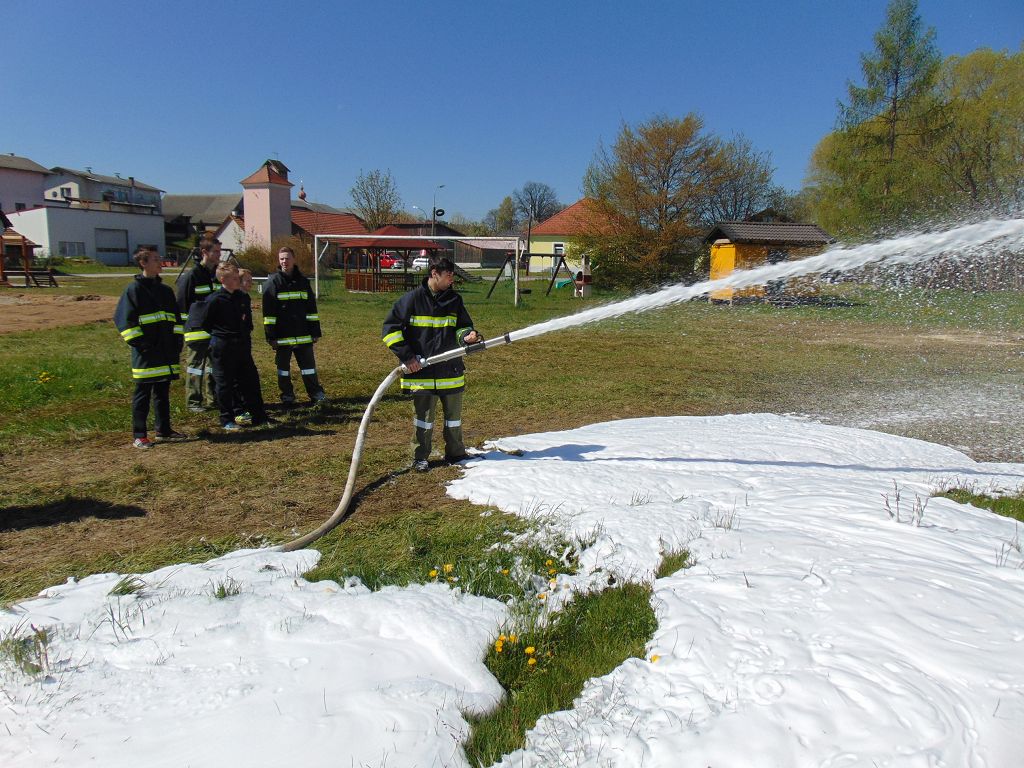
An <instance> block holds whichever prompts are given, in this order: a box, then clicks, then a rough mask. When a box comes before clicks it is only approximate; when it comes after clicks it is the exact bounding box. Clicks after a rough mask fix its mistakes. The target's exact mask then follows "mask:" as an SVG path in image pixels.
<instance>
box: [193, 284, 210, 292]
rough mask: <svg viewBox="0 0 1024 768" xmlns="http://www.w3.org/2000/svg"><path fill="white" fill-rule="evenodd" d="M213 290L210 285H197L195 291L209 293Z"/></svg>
mask: <svg viewBox="0 0 1024 768" xmlns="http://www.w3.org/2000/svg"><path fill="white" fill-rule="evenodd" d="M212 290H213V286H212V285H197V286H196V293H210V292H211V291H212Z"/></svg>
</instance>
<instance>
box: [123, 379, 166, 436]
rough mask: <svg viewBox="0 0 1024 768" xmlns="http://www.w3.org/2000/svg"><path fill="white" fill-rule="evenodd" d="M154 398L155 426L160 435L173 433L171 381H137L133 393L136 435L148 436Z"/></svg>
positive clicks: (133, 425)
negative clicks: (148, 422)
mask: <svg viewBox="0 0 1024 768" xmlns="http://www.w3.org/2000/svg"><path fill="white" fill-rule="evenodd" d="M150 398H152V400H153V410H154V412H155V413H154V419H153V422H154V423H153V426H154V427H155V428H156V433H157V434H158V435H169V434H170V433H171V382H169V381H136V382H135V392H134V394H132V433H133V436H134V437H145V436H146V422H147V421H149V401H150Z"/></svg>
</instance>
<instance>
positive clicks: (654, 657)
mask: <svg viewBox="0 0 1024 768" xmlns="http://www.w3.org/2000/svg"><path fill="white" fill-rule="evenodd" d="M660 658H661V656H659V655H658V654H654V655H653V656H651V664H657V663H658V659H660Z"/></svg>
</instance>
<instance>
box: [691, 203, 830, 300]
mask: <svg viewBox="0 0 1024 768" xmlns="http://www.w3.org/2000/svg"><path fill="white" fill-rule="evenodd" d="M704 242H705V243H706V244H709V245H710V246H711V275H710V277H711V279H712V280H717V279H719V278H722V277H726V276H727V275H730V274H732V273H733V272H734V271H735V270H738V269H740V270H742V269H753V268H755V267H760V266H763V265H765V264H775V263H777V262H780V261H789V260H793V259H802V258H806V257H807V256H814V255H816V254H818V253H821V252H822V251H823V250H824V249H825V248H826V247H827V246H828V245H829V244H831V243H834V242H835V238H834V237H832V236H831V235H830V234H829V233H828V232H826V231H825V230H823V229H822V228H821V227H819V226H818V225H817V224H802V223H799V222H794V221H781V220H778V219H777V218H776V216H775V215H774V213H773V212H772V211H763V212H762V213H760V214H757V215H756V216H753V217H751V218H750V219H748V220H745V221H721V222H719V223H718V224H716V225H715V226H714V228H713V229H712V230H711V231H710V232H709V233H708V234H707V235H706V236H705V238H704ZM792 288H793V286H783V285H778V284H772V285H767V286H766V285H758V286H752V287H750V288H743V289H738V290H734V289H732V288H723V289H721V290H718V291H714V292H712V294H711V298H712V300H716V301H734V300H736V299H739V298H764V297H768V298H772V296H773V294H778V293H781V292H782V291H783V290H787V291H789V289H792ZM790 292H791V291H790Z"/></svg>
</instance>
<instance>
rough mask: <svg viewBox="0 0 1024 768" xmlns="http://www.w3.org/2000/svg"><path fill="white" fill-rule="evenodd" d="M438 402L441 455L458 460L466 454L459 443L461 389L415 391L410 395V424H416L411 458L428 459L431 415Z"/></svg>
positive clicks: (431, 436)
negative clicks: (412, 413) (441, 415)
mask: <svg viewBox="0 0 1024 768" xmlns="http://www.w3.org/2000/svg"><path fill="white" fill-rule="evenodd" d="M438 400H440V401H441V410H442V411H443V412H444V430H443V432H442V434H443V436H444V456H445V458H446V459H460V458H462V457H463V456H464V455H465V453H466V448H465V446H464V445H463V444H462V390H461V389H460V390H459V391H458V392H436V391H431V392H416V393H414V394H413V396H412V407H413V411H414V412H415V416H414V418H413V424H414V425H415V427H416V448H415V451H414V452H413V460H414V461H426V460H427V459H428V458H430V444H431V441H432V440H433V437H434V418H435V416H436V414H437V401H438Z"/></svg>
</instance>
